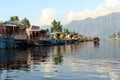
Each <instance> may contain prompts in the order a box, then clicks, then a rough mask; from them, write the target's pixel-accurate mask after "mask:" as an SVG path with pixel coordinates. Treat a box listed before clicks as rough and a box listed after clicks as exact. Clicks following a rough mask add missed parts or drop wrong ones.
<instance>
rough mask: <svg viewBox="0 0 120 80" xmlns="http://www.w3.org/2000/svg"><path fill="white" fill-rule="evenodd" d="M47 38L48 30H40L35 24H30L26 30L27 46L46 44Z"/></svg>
mask: <svg viewBox="0 0 120 80" xmlns="http://www.w3.org/2000/svg"><path fill="white" fill-rule="evenodd" d="M48 39H49V35H48V30H42V29H40V28H39V26H38V28H37V26H32V28H31V30H29V31H28V45H29V46H41V45H46V43H48V42H47V40H48Z"/></svg>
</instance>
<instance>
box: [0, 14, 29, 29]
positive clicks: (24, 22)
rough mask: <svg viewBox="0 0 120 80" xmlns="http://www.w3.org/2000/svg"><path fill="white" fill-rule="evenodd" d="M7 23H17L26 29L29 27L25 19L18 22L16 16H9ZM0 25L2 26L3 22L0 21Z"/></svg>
mask: <svg viewBox="0 0 120 80" xmlns="http://www.w3.org/2000/svg"><path fill="white" fill-rule="evenodd" d="M9 21H11V22H17V23H19V25H22V26H24V27H26V28H28V27H30V22H29V20H28V19H27V18H26V17H25V18H23V19H22V20H20V19H19V17H18V16H11V17H10V19H9ZM0 24H4V22H3V21H0Z"/></svg>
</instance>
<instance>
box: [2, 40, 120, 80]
mask: <svg viewBox="0 0 120 80" xmlns="http://www.w3.org/2000/svg"><path fill="white" fill-rule="evenodd" d="M99 44H100V45H99ZM99 44H93V43H92V42H90V43H87V42H86V43H80V44H68V45H59V46H44V47H36V48H28V49H15V50H14V49H8V50H5V49H1V50H0V80H6V79H7V80H120V77H119V75H120V67H119V66H120V53H119V51H120V46H119V42H108V41H104V42H100V43H99ZM23 74H24V75H23Z"/></svg>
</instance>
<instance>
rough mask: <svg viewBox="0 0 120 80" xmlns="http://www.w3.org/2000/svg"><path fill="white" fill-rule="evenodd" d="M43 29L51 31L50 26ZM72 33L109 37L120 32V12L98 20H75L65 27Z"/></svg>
mask: <svg viewBox="0 0 120 80" xmlns="http://www.w3.org/2000/svg"><path fill="white" fill-rule="evenodd" d="M42 28H44V29H45V28H48V29H50V26H49V25H46V26H44V27H43V26H42ZM63 28H67V29H69V30H70V31H75V32H78V33H79V34H81V35H87V36H95V35H97V36H99V37H109V36H110V35H113V34H114V33H116V34H117V33H118V32H119V31H120V12H117V13H112V14H108V15H105V16H99V17H96V18H86V19H84V20H73V21H71V22H70V23H68V24H66V25H63Z"/></svg>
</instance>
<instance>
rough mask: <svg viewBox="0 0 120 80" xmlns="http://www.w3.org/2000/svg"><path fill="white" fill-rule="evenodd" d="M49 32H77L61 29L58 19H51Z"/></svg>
mask: <svg viewBox="0 0 120 80" xmlns="http://www.w3.org/2000/svg"><path fill="white" fill-rule="evenodd" d="M50 32H51V33H55V32H63V33H65V34H78V33H77V32H75V31H69V30H68V29H67V28H64V29H63V27H62V25H61V23H60V21H56V20H53V21H52V22H51V28H50Z"/></svg>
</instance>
